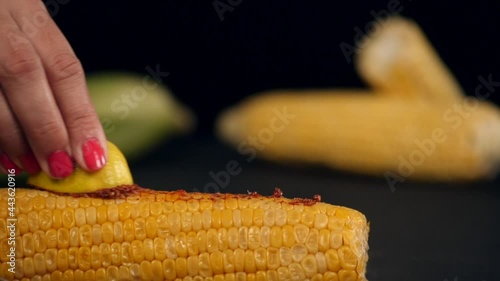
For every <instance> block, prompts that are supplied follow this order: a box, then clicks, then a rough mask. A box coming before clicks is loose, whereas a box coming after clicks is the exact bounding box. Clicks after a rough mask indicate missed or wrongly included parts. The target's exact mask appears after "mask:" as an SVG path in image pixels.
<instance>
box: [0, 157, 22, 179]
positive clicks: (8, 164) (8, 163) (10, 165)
mask: <svg viewBox="0 0 500 281" xmlns="http://www.w3.org/2000/svg"><path fill="white" fill-rule="evenodd" d="M0 163H1V164H2V166H3V167H4V168H5V170H7V173H9V174H10V171H11V170H14V174H15V175H18V174H20V173H21V172H22V170H21V168H19V167H18V166H17V165H16V163H14V162H12V160H10V158H9V156H7V154H4V153H2V154H0Z"/></svg>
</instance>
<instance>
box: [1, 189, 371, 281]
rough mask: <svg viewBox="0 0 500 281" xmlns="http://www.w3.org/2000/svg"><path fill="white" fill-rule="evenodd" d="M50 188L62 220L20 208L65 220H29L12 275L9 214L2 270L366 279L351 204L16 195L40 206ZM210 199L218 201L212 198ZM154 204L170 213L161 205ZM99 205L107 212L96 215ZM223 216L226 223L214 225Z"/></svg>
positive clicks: (139, 276) (163, 195)
mask: <svg viewBox="0 0 500 281" xmlns="http://www.w3.org/2000/svg"><path fill="white" fill-rule="evenodd" d="M6 194H7V191H6V190H5V189H0V198H6V197H7V196H6ZM41 194H43V196H44V197H45V199H48V200H45V201H44V202H56V201H59V202H60V205H59V206H60V208H61V209H60V210H61V211H62V212H61V215H60V217H61V218H56V217H54V216H48V213H46V212H45V211H46V210H47V209H46V208H45V207H44V206H39V207H40V208H38V207H37V208H34V207H32V208H28V207H26V208H24V209H18V211H17V213H16V216H17V217H20V216H21V215H27V217H29V216H32V217H33V218H34V217H37V216H36V215H35V214H33V212H35V213H36V214H37V215H38V218H40V217H41V216H42V215H41V214H42V213H44V212H45V214H44V215H43V216H45V217H47V219H45V220H46V221H47V220H54V219H57V220H60V221H61V223H54V221H51V222H47V223H46V225H51V228H42V227H41V225H42V224H41V223H40V221H38V222H37V221H36V220H33V219H32V220H27V221H26V223H27V224H28V226H27V232H26V233H20V232H19V233H18V238H19V240H18V241H19V245H16V247H19V248H18V249H16V250H19V251H20V254H18V255H17V256H16V258H17V262H16V273H15V274H13V273H11V272H9V271H8V269H9V264H8V263H7V262H8V259H6V258H5V257H6V256H7V254H8V253H9V251H10V249H9V247H10V245H8V237H9V235H10V234H9V231H8V228H7V225H8V224H7V218H8V217H7V214H2V216H0V235H1V236H0V254H1V255H2V256H1V257H0V262H1V264H0V277H1V278H7V279H9V280H10V279H14V278H15V279H18V280H171V281H175V280H203V281H205V280H229V281H230V280H247V281H248V280H300V281H303V280H306V279H310V280H344V281H348V280H355V281H361V280H365V279H364V278H365V277H364V276H365V275H364V274H365V268H366V262H367V261H368V255H367V250H368V241H367V239H368V231H369V227H368V223H367V222H366V219H365V217H364V216H363V215H362V214H360V213H359V212H357V211H355V210H351V209H348V208H344V207H339V206H333V205H328V204H325V203H320V202H317V201H314V200H312V199H303V200H301V199H294V200H290V199H286V198H283V197H281V196H278V195H275V196H271V197H263V196H258V195H254V194H250V195H229V194H225V195H224V194H217V195H213V194H212V195H211V194H201V193H186V192H184V191H174V192H156V191H151V190H147V189H139V188H138V189H137V192H136V193H134V194H132V195H130V196H129V197H128V198H127V199H126V200H124V199H105V200H102V201H95V202H100V205H98V206H97V208H96V206H95V205H94V204H91V202H92V200H89V198H73V197H68V196H62V195H56V194H53V193H47V192H45V193H44V191H38V190H28V189H22V188H18V189H17V194H16V199H19V200H21V199H22V198H28V200H25V204H33V203H34V201H36V202H37V203H36V204H40V202H42V201H40V200H39V199H38V196H40V195H41ZM51 198H57V199H51ZM180 198H183V199H180ZM240 199H248V200H240ZM179 200H184V201H185V203H186V204H182V203H179ZM63 201H66V202H63ZM195 201H196V202H197V203H194V202H195ZM201 201H204V202H203V203H201ZM208 201H213V202H212V203H211V204H209V203H208ZM131 202H134V203H131ZM240 202H242V204H239V203H240ZM6 203H7V201H6V200H3V199H0V207H1V206H3V205H5V204H6ZM169 203H173V205H172V208H170V207H168V208H163V205H168V204H169ZM45 204H47V203H45ZM49 204H51V203H49ZM158 204H159V205H158ZM122 205H125V206H127V207H122ZM129 205H130V206H129ZM139 205H141V206H143V207H142V208H144V210H145V209H148V210H149V215H148V216H146V217H142V216H140V215H138V216H135V217H133V218H132V216H128V215H120V212H121V210H122V211H123V210H124V209H128V210H133V209H134V208H135V207H137V206H139ZM5 206H7V205H5ZM153 206H155V207H153ZM190 206H191V207H190ZM193 206H200V208H198V207H195V208H193ZM201 206H203V207H201ZM152 207H153V208H155V209H156V210H161V211H154V212H153V211H151V210H153V209H152ZM201 208H203V209H204V210H203V213H204V214H206V216H205V217H204V218H203V219H205V220H206V227H207V229H202V227H201V226H200V227H198V228H195V227H193V226H192V224H194V223H195V219H194V218H195V215H194V214H195V213H198V214H200V212H199V210H200V209H201ZM89 209H90V210H92V211H88V210H89ZM110 210H111V211H110ZM242 210H246V211H242ZM248 210H251V212H250V211H248ZM279 210H287V211H285V212H282V213H281V214H282V215H281V216H282V217H283V218H282V220H283V221H284V222H286V221H287V216H288V214H290V216H292V217H293V219H291V221H293V224H287V223H284V224H283V223H280V224H278V222H277V220H276V219H275V218H276V215H275V214H276V213H277V212H278V211H279ZM54 211H55V210H54ZM242 212H245V213H247V214H251V215H252V216H254V217H255V216H256V217H257V219H255V218H254V217H251V218H250V220H249V221H248V223H249V225H244V224H243V222H242V223H241V224H238V223H235V222H234V218H235V217H238V216H235V214H236V213H242ZM54 213H55V212H52V214H54ZM93 213H94V214H96V216H95V217H96V219H95V220H93V219H91V220H90V221H93V224H89V220H88V219H87V218H85V221H84V222H85V223H83V224H81V223H78V221H79V219H78V217H82V216H84V217H87V214H93ZM98 213H101V214H102V215H100V216H97V214H98ZM186 213H189V214H190V215H185V214H186ZM30 214H31V215H30ZM214 214H215V215H214ZM219 214H220V215H219ZM303 214H306V215H303ZM91 216H92V215H91ZM97 217H99V218H100V219H97ZM332 217H336V218H338V219H342V220H343V221H344V223H343V224H342V225H341V227H340V226H339V225H338V224H329V223H328V222H329V221H330V219H331V218H332ZM241 218H242V219H243V216H241ZM200 219H201V217H200ZM214 220H215V221H216V224H215V225H216V226H217V227H214ZM228 220H229V221H228ZM162 221H164V222H162ZM181 221H182V222H181ZM55 225H57V228H55ZM179 225H181V227H179ZM236 225H238V226H236ZM195 229H196V230H195ZM160 234H162V235H163V237H160ZM336 235H340V237H338V238H336V239H334V240H332V238H331V237H333V236H336ZM49 240H50V241H49ZM332 241H334V242H332ZM332 274H334V275H332ZM332 276H333V277H332ZM334 278H337V279H334Z"/></svg>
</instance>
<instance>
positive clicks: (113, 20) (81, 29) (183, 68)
mask: <svg viewBox="0 0 500 281" xmlns="http://www.w3.org/2000/svg"><path fill="white" fill-rule="evenodd" d="M53 1H55V0H53ZM59 1H61V2H62V1H63V0H59ZM65 1H68V3H67V4H64V5H59V11H58V13H56V14H55V16H54V18H55V20H56V22H57V23H58V24H59V26H60V28H61V29H62V30H63V32H64V34H65V35H66V36H67V38H68V40H69V41H70V42H71V44H72V45H73V47H74V49H75V51H76V53H77V55H78V56H79V58H80V59H81V61H82V63H83V65H84V68H85V69H86V70H87V71H97V70H106V69H122V70H130V71H136V72H140V73H145V68H146V66H148V65H149V66H154V65H156V64H160V66H161V69H162V71H168V72H170V74H171V75H170V76H169V77H168V78H167V79H166V84H167V85H168V86H169V87H170V88H171V89H172V90H173V91H174V93H176V95H177V96H178V97H179V98H180V99H181V100H182V101H184V102H185V103H187V104H188V105H190V106H191V107H192V108H194V110H195V111H196V113H197V114H198V115H199V116H200V127H199V128H200V129H201V130H202V131H204V132H210V131H211V128H212V124H213V118H214V116H215V115H216V114H217V113H218V112H219V111H220V110H221V109H223V108H224V107H226V106H227V105H230V104H233V103H235V102H237V101H238V100H240V99H241V98H242V97H244V96H247V95H249V94H251V93H254V92H257V91H261V90H267V89H274V88H297V87H300V88H303V87H340V86H343V87H361V86H363V83H362V82H361V80H360V79H359V78H358V76H357V74H356V73H355V70H354V65H353V64H352V63H351V64H349V63H347V61H346V59H345V57H344V55H343V54H342V52H341V50H340V47H339V45H340V43H341V42H346V43H348V44H353V43H354V36H355V34H356V32H355V31H354V27H359V28H360V29H361V30H363V31H364V30H365V25H366V24H367V23H369V22H370V21H372V20H373V16H372V15H371V14H370V11H372V10H373V11H375V12H379V11H381V10H386V9H387V5H388V3H389V2H390V1H389V0H383V1H314V2H310V1H293V0H289V1H255V0H254V1H249V0H241V1H239V0H233V1H232V2H241V4H239V5H238V6H236V7H234V10H233V11H232V12H229V11H227V12H225V13H224V20H223V21H221V20H220V18H219V16H218V14H217V12H216V10H215V8H214V6H213V2H212V0H211V1H192V0H184V1H153V0H143V1H123V0H106V1H77V0H65ZM226 1H227V0H221V2H223V3H228V2H226ZM399 6H401V7H402V12H401V15H403V16H406V17H410V18H412V19H414V20H415V21H417V23H418V24H420V26H421V27H422V29H423V30H424V32H425V33H426V34H427V36H428V37H429V39H430V41H431V42H432V43H433V45H434V46H435V47H436V49H437V51H438V52H439V54H440V55H441V57H442V58H443V60H444V61H445V63H446V64H447V65H448V66H449V67H450V68H451V69H452V71H453V73H454V74H455V75H456V77H457V78H458V80H459V81H460V83H461V85H462V86H463V87H464V89H465V91H466V92H467V93H468V94H470V95H473V94H474V89H475V88H476V86H477V85H478V80H477V77H478V76H479V75H482V76H487V75H488V74H493V78H494V79H493V80H496V81H500V70H499V65H500V64H499V63H500V52H499V51H498V50H500V44H499V39H498V38H499V22H498V21H499V20H498V15H499V13H500V2H498V1H432V2H431V1H418V0H411V1H410V0H401V1H400V5H399ZM499 92H500V90H499ZM492 97H493V98H492V99H495V100H496V102H499V101H500V98H499V95H498V94H497V93H494V94H493V95H492Z"/></svg>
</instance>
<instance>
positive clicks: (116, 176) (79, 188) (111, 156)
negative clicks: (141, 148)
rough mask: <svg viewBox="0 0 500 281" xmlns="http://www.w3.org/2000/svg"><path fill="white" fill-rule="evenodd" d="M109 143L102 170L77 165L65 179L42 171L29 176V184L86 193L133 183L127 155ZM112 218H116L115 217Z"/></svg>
mask: <svg viewBox="0 0 500 281" xmlns="http://www.w3.org/2000/svg"><path fill="white" fill-rule="evenodd" d="M107 144H108V158H107V163H106V165H105V166H104V167H103V168H102V169H101V170H99V171H97V172H92V173H89V172H86V171H84V170H83V169H81V168H79V167H77V168H75V171H74V172H73V173H72V174H71V175H70V176H68V177H66V178H65V179H64V180H56V179H52V178H51V177H49V176H48V175H47V174H45V173H44V172H40V173H38V174H36V175H32V176H30V177H29V178H28V184H30V185H33V186H36V187H39V188H42V189H45V190H49V191H55V192H65V193H85V192H92V191H98V190H102V189H108V188H114V187H116V186H120V185H130V184H132V183H133V180H132V175H131V174H130V171H129V168H128V164H127V161H126V160H125V157H124V156H123V154H122V153H121V152H120V150H119V149H118V147H116V146H115V145H114V144H112V143H111V142H109V141H108V143H107ZM69 202H71V201H69ZM41 204H43V202H42V201H40V202H38V203H37V204H35V205H32V206H31V207H33V206H40V205H41ZM31 207H30V208H31ZM70 207H72V206H70ZM36 208H39V207H36ZM72 208H73V207H72ZM116 215H118V214H116ZM111 219H115V217H112V218H111Z"/></svg>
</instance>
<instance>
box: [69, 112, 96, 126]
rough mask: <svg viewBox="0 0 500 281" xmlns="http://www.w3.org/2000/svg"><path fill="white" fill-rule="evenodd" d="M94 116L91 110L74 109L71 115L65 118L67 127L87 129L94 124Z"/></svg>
mask: <svg viewBox="0 0 500 281" xmlns="http://www.w3.org/2000/svg"><path fill="white" fill-rule="evenodd" d="M95 121H96V116H95V112H94V111H92V110H84V109H79V110H74V111H72V113H71V115H69V116H68V117H67V118H66V122H67V124H68V125H67V126H68V129H70V130H81V129H82V128H85V129H89V128H92V127H93V126H94V124H95Z"/></svg>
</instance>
